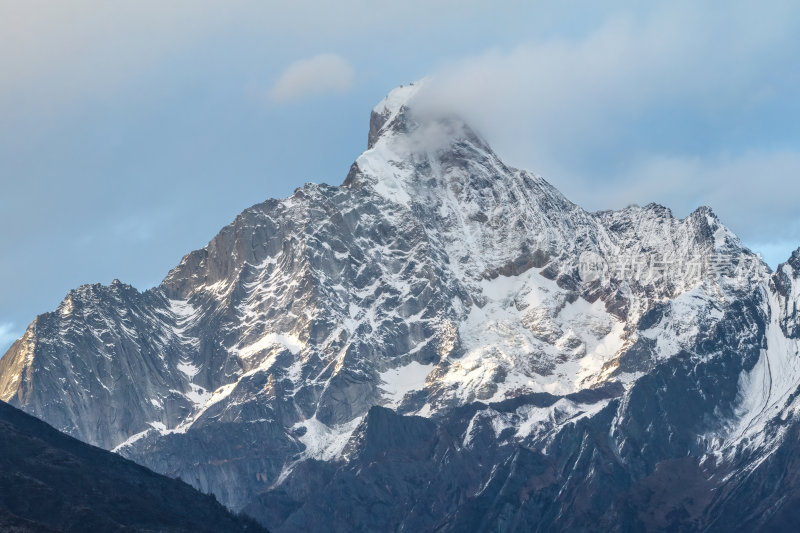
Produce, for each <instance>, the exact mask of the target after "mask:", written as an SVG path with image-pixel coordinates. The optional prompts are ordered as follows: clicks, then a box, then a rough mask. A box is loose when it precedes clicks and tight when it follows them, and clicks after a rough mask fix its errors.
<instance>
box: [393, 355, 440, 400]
mask: <svg viewBox="0 0 800 533" xmlns="http://www.w3.org/2000/svg"><path fill="white" fill-rule="evenodd" d="M434 368H435V365H423V364H420V363H418V362H416V361H412V362H411V363H409V364H407V365H406V366H401V367H397V368H392V369H389V370H387V371H386V372H381V374H380V376H381V387H380V388H381V390H383V392H384V398H387V399H388V401H389V403H388V404H387V405H388V406H390V407H397V406H398V405H400V402H402V401H403V398H404V397H405V395H406V394H408V393H409V392H412V391H415V390H421V389H423V388H424V387H425V380H426V379H427V377H428V374H430V373H431V371H432V370H433V369H434Z"/></svg>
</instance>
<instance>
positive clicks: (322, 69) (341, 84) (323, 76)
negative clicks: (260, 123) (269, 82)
mask: <svg viewBox="0 0 800 533" xmlns="http://www.w3.org/2000/svg"><path fill="white" fill-rule="evenodd" d="M353 77H354V72H353V67H352V66H350V64H349V63H348V62H347V61H345V60H344V59H342V58H341V57H339V56H337V55H336V54H321V55H318V56H315V57H312V58H309V59H301V60H299V61H295V62H294V63H292V64H291V65H289V68H287V69H286V70H285V71H284V72H283V74H281V76H280V78H278V81H277V82H275V85H274V86H273V87H272V91H270V97H271V98H272V99H273V100H275V101H276V102H286V101H289V100H296V99H298V98H303V97H305V96H309V95H314V94H322V93H327V92H345V91H348V90H350V89H351V88H352V87H353Z"/></svg>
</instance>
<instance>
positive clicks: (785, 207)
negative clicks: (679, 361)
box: [418, 3, 800, 263]
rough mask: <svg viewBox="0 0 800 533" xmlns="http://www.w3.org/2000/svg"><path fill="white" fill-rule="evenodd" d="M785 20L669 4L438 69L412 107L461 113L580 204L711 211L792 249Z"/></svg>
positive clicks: (510, 156) (742, 230)
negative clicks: (654, 204) (651, 205)
mask: <svg viewBox="0 0 800 533" xmlns="http://www.w3.org/2000/svg"><path fill="white" fill-rule="evenodd" d="M792 11H796V9H795V8H794V7H792V6H791V5H790V4H780V3H770V4H768V5H765V6H760V7H759V9H758V10H754V8H752V7H750V6H747V5H746V4H731V5H730V6H728V7H726V9H725V10H724V11H720V10H715V9H712V8H710V7H709V8H703V7H698V5H697V4H691V5H690V4H685V3H684V4H682V3H675V4H670V5H669V6H666V7H664V8H662V9H659V10H657V11H656V12H653V13H650V14H649V15H648V16H646V17H640V18H636V17H633V16H618V17H611V18H609V19H607V20H606V21H605V22H604V23H602V24H600V25H599V26H598V27H597V28H596V29H595V30H594V31H591V32H589V33H587V34H586V35H583V36H580V37H577V38H573V39H564V38H561V39H552V40H548V41H544V42H527V43H523V44H520V45H518V46H516V47H514V48H513V49H510V50H492V51H489V52H486V53H482V54H479V55H476V56H473V57H469V58H466V59H463V60H460V61H458V62H455V63H451V64H447V65H444V66H443V67H442V68H440V69H439V71H438V72H437V73H435V74H434V75H433V76H432V77H431V82H429V83H427V84H426V86H425V88H424V91H422V92H421V94H420V95H419V100H418V106H420V107H422V108H423V109H425V108H426V107H427V108H429V109H431V110H433V109H436V110H437V111H438V112H441V111H442V110H446V111H450V112H454V113H457V114H460V115H463V116H465V117H467V119H468V120H470V121H471V122H472V123H473V124H474V125H475V126H476V127H477V128H478V130H479V131H481V132H482V133H483V134H484V136H486V137H487V138H488V140H489V141H490V142H491V143H492V144H493V146H495V148H496V149H497V150H498V151H499V152H500V153H501V155H503V156H504V157H505V158H506V159H507V160H509V161H510V162H511V163H512V164H515V165H517V166H520V167H524V168H528V169H532V170H535V171H537V172H540V173H542V174H543V175H545V177H547V178H548V179H550V180H551V181H552V182H553V183H554V184H555V185H556V186H558V187H559V188H561V189H562V190H563V191H564V192H565V193H566V194H567V195H568V196H569V197H570V198H571V199H573V200H574V201H576V202H578V203H579V204H581V205H583V206H584V207H586V208H588V209H606V208H619V207H624V206H625V205H627V204H630V203H639V204H645V203H649V202H651V201H656V202H658V203H663V204H666V205H668V206H669V207H672V208H673V209H674V210H675V211H676V215H679V216H682V215H685V214H687V213H688V212H690V211H691V210H692V209H693V208H694V207H696V206H697V205H700V204H709V205H711V207H713V208H714V209H715V211H717V212H718V213H719V214H720V215H721V217H722V219H723V221H724V222H726V223H727V224H728V225H730V226H731V227H732V229H734V231H736V232H737V233H739V234H740V235H741V236H742V237H743V238H744V240H745V241H746V242H754V243H755V242H760V243H767V242H775V243H777V242H779V241H780V242H784V243H786V242H792V241H794V242H796V243H797V245H800V232H799V231H798V224H797V223H796V221H797V220H798V217H797V215H796V214H795V212H794V209H793V208H792V205H791V204H792V201H790V200H791V199H796V198H798V197H800V185H797V183H800V180H797V177H798V174H799V173H800V151H798V150H797V149H796V148H794V146H795V145H792V143H791V142H787V139H786V138H785V135H786V132H787V129H788V130H789V135H790V136H791V130H792V128H791V126H790V124H793V123H795V122H793V121H794V120H795V119H797V118H800V111H798V108H797V106H792V105H788V106H787V103H791V102H793V101H794V97H793V96H792V95H793V93H794V91H795V89H794V87H796V83H797V82H798V74H797V72H798V67H800V62H798V53H797V50H800V32H798V30H800V25H799V24H798V18H797V17H796V16H792ZM754 20H758V23H757V24H755V23H754V22H753V21H754ZM792 113H794V117H792ZM794 131H795V132H796V128H794ZM781 132H783V133H781ZM781 135H783V136H784V137H783V138H781ZM781 144H783V145H787V144H788V145H789V146H788V147H785V148H784V147H781V148H776V145H778V146H781ZM731 154H736V155H731ZM755 221H758V222H755ZM767 235H769V236H768V237H767ZM773 248H775V247H774V246H773ZM789 252H790V250H784V253H783V255H784V259H785V258H786V257H788V254H789ZM771 262H773V263H774V262H775V261H774V260H771Z"/></svg>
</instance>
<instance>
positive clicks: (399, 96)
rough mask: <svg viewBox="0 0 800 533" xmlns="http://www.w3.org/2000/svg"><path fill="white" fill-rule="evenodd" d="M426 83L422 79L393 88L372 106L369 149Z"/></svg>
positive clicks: (368, 140)
mask: <svg viewBox="0 0 800 533" xmlns="http://www.w3.org/2000/svg"><path fill="white" fill-rule="evenodd" d="M424 83H425V80H424V79H422V80H419V81H415V82H412V83H410V84H408V85H401V86H400V87H397V88H395V89H392V90H391V91H390V92H389V94H387V95H386V96H385V97H384V98H383V100H381V101H380V102H378V104H377V105H376V106H375V107H373V108H372V112H371V113H370V117H369V136H368V139H367V148H368V149H369V148H372V147H373V146H374V145H375V142H376V141H377V140H378V138H379V137H380V136H381V133H382V132H384V131H385V130H386V129H388V128H390V127H391V124H392V122H393V121H394V120H395V119H396V118H397V117H398V115H399V114H400V113H401V111H402V110H403V108H407V107H408V105H409V104H410V102H411V101H412V100H413V99H414V97H415V96H416V95H417V93H418V92H419V89H420V88H421V87H422V85H423V84H424Z"/></svg>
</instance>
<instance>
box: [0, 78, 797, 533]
mask: <svg viewBox="0 0 800 533" xmlns="http://www.w3.org/2000/svg"><path fill="white" fill-rule="evenodd" d="M418 91H420V89H419V85H411V86H406V87H401V88H398V89H396V90H394V91H392V92H391V93H390V94H389V95H388V96H387V97H386V98H385V99H384V100H383V101H381V102H380V103H379V104H378V105H377V106H376V107H375V108H374V109H373V111H372V114H371V118H370V126H369V136H368V137H369V139H368V149H367V151H366V152H364V154H362V155H361V156H360V157H359V158H358V159H357V160H356V161H355V163H354V164H353V166H352V168H351V170H350V172H349V174H348V176H347V177H346V179H345V181H344V183H343V184H342V185H341V186H338V187H333V186H328V185H314V184H308V185H306V186H304V187H302V188H300V189H298V190H296V191H295V193H294V194H293V195H292V196H291V197H289V198H288V199H285V200H280V201H279V200H268V201H266V202H264V203H261V204H258V205H255V206H253V207H251V208H249V209H247V210H245V211H244V212H243V213H242V214H240V215H239V216H238V217H237V218H236V220H235V221H234V222H233V223H232V224H230V225H229V226H226V227H225V228H223V229H222V231H221V232H220V233H219V234H218V235H217V236H216V237H215V238H214V239H212V241H211V242H210V243H209V244H208V246H206V247H205V248H203V249H201V250H197V251H194V252H192V253H190V254H188V255H186V256H185V257H184V258H183V260H182V261H181V263H180V264H179V265H178V266H177V267H176V268H174V269H173V270H172V271H171V272H170V273H169V274H168V275H167V277H166V278H165V279H164V281H163V282H162V283H161V285H159V286H158V287H156V288H154V289H151V290H149V291H145V292H143V293H140V292H138V291H136V290H135V289H134V288H132V287H130V286H128V285H124V284H122V283H120V282H118V281H115V282H114V283H112V284H111V285H110V286H101V285H89V286H83V287H80V288H79V289H76V290H74V291H71V292H70V294H69V295H68V296H67V298H66V299H65V300H64V301H63V302H62V304H61V305H60V306H59V307H58V309H56V310H55V311H54V312H52V313H46V314H44V315H41V316H39V317H37V319H36V320H35V321H34V322H33V323H32V324H31V326H29V328H28V330H27V331H26V333H25V335H24V336H23V337H22V338H21V339H20V340H18V341H17V342H16V343H15V344H14V345H13V346H12V347H11V349H10V350H9V351H8V353H7V354H6V355H5V356H4V357H3V358H2V359H0V398H2V399H4V400H7V401H9V402H10V403H12V404H14V405H18V406H20V407H21V408H22V409H24V410H26V411H27V412H29V413H31V414H34V415H35V416H38V417H40V418H42V419H44V420H46V421H48V422H49V423H51V424H53V425H54V426H55V427H57V428H58V429H60V430H63V431H65V432H67V433H69V434H71V435H73V436H76V437H78V438H80V439H81V440H84V441H86V442H90V443H93V444H96V445H99V446H101V447H103V448H106V449H113V450H115V451H117V452H119V453H120V454H122V455H124V456H126V457H129V458H131V459H133V460H135V461H137V462H139V463H141V464H144V465H146V466H148V467H150V468H153V469H154V470H156V471H158V472H162V473H165V474H167V475H171V476H180V477H181V478H182V479H185V480H186V481H187V482H189V483H191V484H193V485H194V486H196V487H198V488H200V489H202V490H204V491H210V492H213V493H214V494H216V495H217V497H218V498H219V499H220V500H221V501H222V502H224V503H225V504H227V505H229V506H230V507H232V508H233V509H237V510H240V509H245V510H246V511H247V512H248V513H250V514H252V515H253V516H256V517H258V518H259V519H260V520H261V521H262V522H263V523H264V524H266V525H267V526H269V527H270V528H271V529H274V530H276V531H294V530H297V529H301V528H309V527H310V528H311V529H312V530H321V529H324V528H325V527H330V528H333V529H334V530H336V528H337V527H340V528H341V529H340V530H342V531H347V530H352V529H348V527H351V528H355V529H356V530H358V529H360V530H370V529H371V528H376V529H379V530H387V529H392V530H393V529H403V530H409V531H410V530H413V531H434V530H436V531H450V530H463V529H465V528H467V529H469V528H468V527H467V526H468V525H474V526H475V528H476V529H477V530H483V531H518V530H525V531H528V530H547V529H549V528H558V529H564V528H576V529H593V528H595V527H597V528H600V529H604V530H615V529H618V528H620V527H622V528H628V529H656V528H665V527H678V528H685V529H692V530H694V529H697V530H704V529H712V530H713V529H716V530H721V529H731V528H733V529H736V528H745V527H766V525H767V524H773V525H774V524H780V523H781V522H780V520H784V519H785V517H786V516H789V515H787V513H790V514H791V513H792V512H793V511H790V510H789V509H790V506H789V503H788V502H790V501H793V498H794V494H795V492H796V490H797V485H796V481H795V473H794V470H792V468H791V465H792V464H793V463H791V460H792V459H791V458H793V457H794V454H795V453H796V450H795V448H796V446H794V445H793V441H792V435H793V434H794V432H795V431H796V430H797V429H796V425H797V424H796V418H797V417H796V415H795V412H796V409H797V407H798V405H797V400H796V399H797V392H798V390H799V389H798V386H800V364H799V363H800V358H798V349H799V348H798V347H799V346H800V344H798V343H799V342H800V341H799V340H798V339H800V335H798V333H797V332H798V331H800V330H798V326H797V325H798V314H797V302H798V300H800V298H799V297H798V296H799V295H800V289H798V282H797V278H798V272H800V259H798V257H800V251H799V252H796V253H795V254H794V255H793V257H792V259H790V261H789V262H787V263H785V264H784V265H781V266H780V267H779V268H778V269H777V271H776V272H774V273H773V272H771V271H770V269H769V268H768V267H767V266H766V265H765V264H764V263H763V262H762V261H761V260H760V258H759V257H758V256H756V255H755V254H753V253H752V252H751V251H750V250H748V249H747V248H746V247H744V246H743V245H742V243H741V242H740V241H739V239H738V238H737V237H736V236H735V235H734V234H733V233H732V232H731V231H730V230H728V229H727V228H726V227H725V226H724V225H723V224H722V223H721V222H720V221H719V220H718V218H717V217H716V216H715V215H714V214H713V212H712V211H711V210H710V209H708V208H705V207H703V208H700V209H698V210H696V211H695V212H694V213H692V214H691V215H689V216H688V217H686V218H684V219H676V218H674V217H673V216H672V214H671V212H670V211H669V210H668V209H667V208H664V207H662V206H659V205H656V204H650V205H648V206H645V207H638V206H632V207H629V208H626V209H623V210H621V211H604V212H597V213H589V212H586V211H584V210H583V209H581V208H580V207H579V206H577V205H575V204H573V203H572V202H570V201H569V200H567V199H566V198H565V197H564V196H563V195H561V193H559V192H558V191H557V190H556V189H555V188H554V187H553V186H552V185H550V184H549V183H548V182H547V181H545V180H544V179H543V178H541V177H540V176H537V175H535V174H532V173H529V172H526V171H522V170H518V169H514V168H511V167H509V166H507V165H505V164H504V163H503V162H502V161H501V160H500V158H499V157H498V156H497V155H496V154H495V153H494V152H493V151H492V149H491V148H490V147H489V146H488V144H487V143H486V142H485V141H484V140H483V139H481V138H480V136H479V135H477V134H476V133H475V132H474V131H473V130H472V129H471V128H470V127H469V126H468V125H467V124H465V123H463V122H462V121H460V120H459V119H457V118H455V117H452V116H437V115H435V114H431V113H430V112H427V111H426V112H422V111H417V110H415V101H416V100H415V99H416V98H418V94H419V93H418ZM787 469H788V470H787ZM678 474H680V475H678ZM676 476H678V477H677V478H678V479H680V480H683V481H681V482H676V481H675V480H676ZM709 494H712V495H710V496H709ZM359 509H361V510H359ZM332 516H333V517H337V520H336V523H335V524H333V525H332V524H331V523H329V520H330V517H332ZM770 521H772V522H770ZM775 521H777V522H775Z"/></svg>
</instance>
